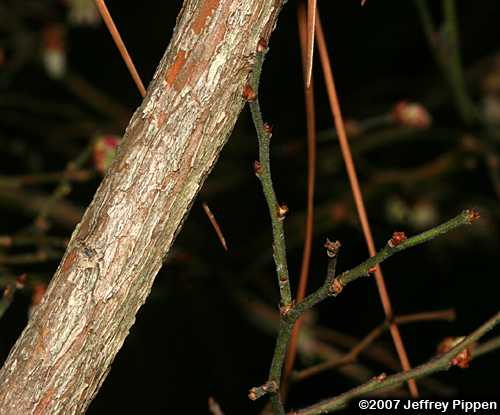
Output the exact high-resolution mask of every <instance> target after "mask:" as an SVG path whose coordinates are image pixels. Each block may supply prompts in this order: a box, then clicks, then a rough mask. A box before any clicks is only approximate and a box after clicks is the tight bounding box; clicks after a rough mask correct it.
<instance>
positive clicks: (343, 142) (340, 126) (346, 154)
mask: <svg viewBox="0 0 500 415" xmlns="http://www.w3.org/2000/svg"><path fill="white" fill-rule="evenodd" d="M316 41H317V42H318V52H319V55H320V60H321V65H322V68H323V73H324V76H325V83H326V89H327V92H328V99H329V101H330V107H331V110H332V116H333V119H334V123H335V128H336V130H337V133H338V137H339V143H340V149H341V152H342V157H343V158H344V162H345V165H346V169H347V175H348V177H349V182H350V184H351V190H352V193H353V197H354V202H355V205H356V210H357V212H358V216H359V220H360V222H361V227H362V229H363V234H364V236H365V240H366V244H367V245H368V251H369V253H370V256H373V255H375V254H376V249H375V243H374V242H373V235H372V232H371V228H370V224H369V222H368V215H367V213H366V209H365V204H364V200H363V195H362V193H361V187H360V185H359V180H358V176H357V173H356V168H355V165H354V161H353V159H352V154H351V150H350V147H349V142H348V141H347V135H346V132H345V126H344V121H343V118H342V112H341V110H340V104H339V101H338V96H337V91H336V88H335V81H334V77H333V73H332V68H331V64H330V58H329V56H328V50H327V46H326V41H325V36H324V34H323V28H322V26H321V20H320V15H319V10H317V17H316ZM375 280H376V283H377V288H378V292H379V296H380V299H381V301H382V306H383V308H384V312H385V315H386V318H387V320H388V321H392V323H391V325H390V327H389V329H390V333H391V336H392V339H393V342H394V346H395V347H396V351H397V353H398V356H399V360H400V362H401V366H402V368H403V370H404V371H409V370H410V369H411V365H410V361H409V359H408V354H407V353H406V349H405V347H404V344H403V340H402V338H401V334H400V332H399V328H398V326H397V324H396V323H395V322H394V321H393V320H392V318H393V316H394V314H393V311H392V305H391V301H390V298H389V294H388V292H387V288H386V286H385V281H384V276H383V274H382V270H381V268H380V266H377V267H376V269H375ZM408 386H409V389H410V393H411V395H412V396H413V397H417V396H418V389H417V384H416V382H415V380H413V379H410V380H409V381H408Z"/></svg>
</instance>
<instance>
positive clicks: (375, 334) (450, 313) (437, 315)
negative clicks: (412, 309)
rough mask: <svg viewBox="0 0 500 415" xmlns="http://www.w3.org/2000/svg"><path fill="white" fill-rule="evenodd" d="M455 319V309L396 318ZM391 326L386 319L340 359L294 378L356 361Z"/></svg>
mask: <svg viewBox="0 0 500 415" xmlns="http://www.w3.org/2000/svg"><path fill="white" fill-rule="evenodd" d="M454 319H455V311H454V310H442V311H433V312H426V313H425V312H424V313H415V314H408V315H405V316H399V317H396V318H395V320H396V322H397V323H398V324H399V325H403V324H409V323H416V322H422V321H436V320H446V321H452V320H454ZM388 328H389V323H388V322H387V321H384V322H383V323H381V324H379V325H378V326H377V327H375V328H374V329H373V330H372V331H370V332H369V333H368V334H367V335H366V336H365V337H364V338H363V339H362V340H361V341H360V342H359V343H358V344H357V345H356V346H354V347H353V348H351V350H349V352H347V353H346V354H344V355H343V356H342V357H341V358H340V359H334V360H327V361H325V362H322V363H319V364H317V365H314V366H311V367H308V368H307V369H304V370H301V371H300V372H297V373H295V374H294V375H293V380H294V381H296V382H300V381H302V380H305V379H308V378H310V377H311V376H315V375H317V374H319V373H322V372H324V371H325V370H328V369H333V368H335V367H339V366H342V365H346V364H350V363H353V362H355V361H356V359H357V358H358V356H359V355H360V354H361V353H362V352H363V351H364V350H365V349H366V348H367V347H368V346H370V344H372V343H373V342H374V341H375V340H376V339H377V338H379V337H380V336H381V335H382V333H384V332H385V331H386V330H387V329H388Z"/></svg>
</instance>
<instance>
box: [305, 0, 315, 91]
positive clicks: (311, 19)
mask: <svg viewBox="0 0 500 415" xmlns="http://www.w3.org/2000/svg"><path fill="white" fill-rule="evenodd" d="M316 4H317V3H316V0H307V61H306V69H305V71H306V87H307V88H310V87H311V79H312V68H313V57H314V34H315V27H316Z"/></svg>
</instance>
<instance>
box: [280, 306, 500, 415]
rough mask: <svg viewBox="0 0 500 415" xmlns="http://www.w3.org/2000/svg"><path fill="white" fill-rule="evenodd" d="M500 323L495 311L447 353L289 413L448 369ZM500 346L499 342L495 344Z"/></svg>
mask: <svg viewBox="0 0 500 415" xmlns="http://www.w3.org/2000/svg"><path fill="white" fill-rule="evenodd" d="M499 323H500V312H498V313H496V314H495V315H494V316H493V317H491V318H490V319H489V320H487V321H486V322H485V323H484V324H483V325H481V326H480V327H479V328H478V329H476V330H475V331H474V332H472V333H471V334H470V335H469V336H467V337H465V338H464V339H463V340H462V341H461V342H460V343H458V344H457V345H456V346H455V347H453V348H452V349H451V350H450V351H448V352H447V353H444V354H442V355H440V356H437V357H435V358H434V359H432V360H430V361H429V362H427V363H424V364H422V365H420V366H417V367H416V368H414V369H412V370H410V371H408V372H402V373H398V374H395V375H391V376H387V377H384V376H382V377H377V378H375V379H372V380H370V381H369V382H367V383H365V384H363V385H360V386H358V387H356V388H353V389H351V390H349V391H347V392H345V393H343V394H341V395H339V396H336V397H334V398H330V399H326V400H324V401H321V402H319V403H317V404H315V405H312V406H309V407H308V408H304V409H301V410H299V411H294V412H290V413H289V415H316V414H325V413H329V412H333V411H336V410H339V409H342V408H344V407H345V406H346V405H347V404H348V403H349V401H350V400H352V399H354V398H356V397H359V396H362V395H366V394H368V393H373V392H375V391H377V390H381V389H383V390H390V389H393V388H394V387H396V386H399V385H401V384H402V383H404V382H406V381H408V380H409V379H418V378H420V377H423V376H427V375H429V374H431V373H435V372H438V371H443V370H448V369H449V368H450V367H451V365H452V363H451V362H452V360H453V359H454V358H455V357H456V356H457V355H459V354H460V353H461V352H462V351H463V350H465V349H466V348H467V347H469V346H471V345H472V344H473V343H475V342H476V341H477V340H479V339H480V338H481V337H482V336H484V335H485V334H486V333H488V332H489V331H490V330H492V329H493V328H494V327H495V326H496V325H498V324H499ZM497 346H498V347H500V343H499V344H497Z"/></svg>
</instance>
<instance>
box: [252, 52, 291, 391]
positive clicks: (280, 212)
mask: <svg viewBox="0 0 500 415" xmlns="http://www.w3.org/2000/svg"><path fill="white" fill-rule="evenodd" d="M260 48H261V49H260V50H259V51H258V53H257V62H256V64H255V69H254V71H253V75H252V79H251V84H250V85H248V86H247V88H246V89H245V92H244V94H245V98H246V99H247V100H248V101H249V106H250V111H251V113H252V119H253V122H254V125H255V129H256V131H257V137H258V139H259V161H258V162H255V174H256V175H257V177H258V178H259V180H260V183H261V185H262V191H263V192H264V196H265V198H266V202H267V206H268V208H269V215H270V216H271V224H272V231H273V251H274V255H273V257H274V263H275V264H276V274H277V276H278V285H279V288H280V296H281V306H282V307H283V308H288V307H290V305H291V304H292V293H291V290H290V280H289V275H288V265H287V261H286V245H285V231H284V229H283V220H284V219H285V215H286V213H287V212H288V208H287V207H286V205H282V206H280V205H279V204H278V201H277V198H276V193H275V191H274V186H273V180H272V178H271V163H270V160H269V144H270V141H271V136H272V132H271V127H270V126H269V125H268V124H266V123H264V120H263V118H262V113H261V111H260V105H259V99H258V95H257V91H258V88H259V82H260V74H261V71H262V64H263V63H264V56H265V53H266V51H267V45H260ZM278 383H279V382H278Z"/></svg>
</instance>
